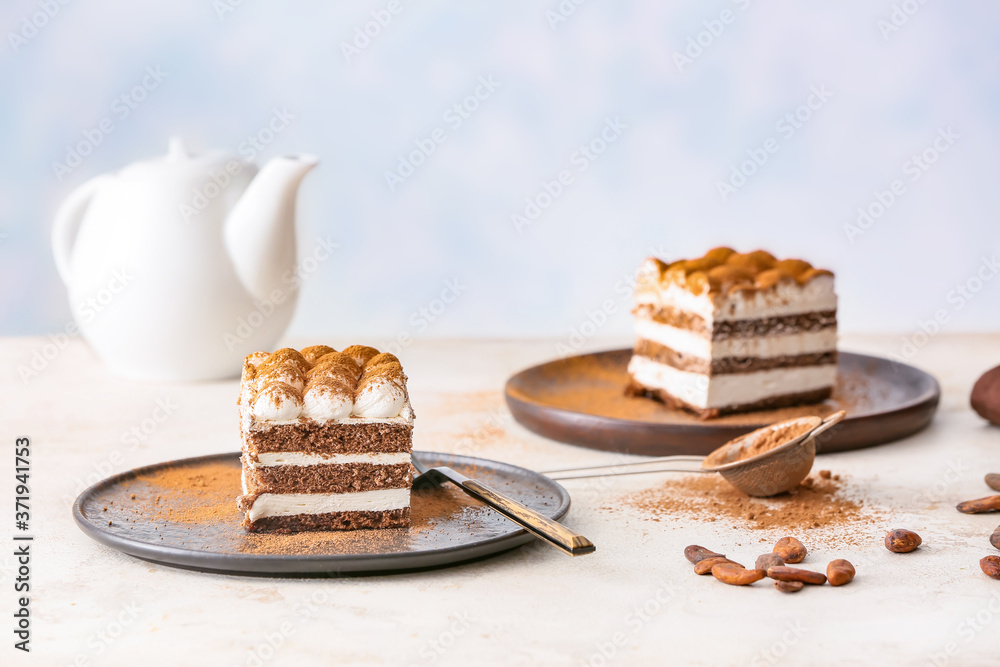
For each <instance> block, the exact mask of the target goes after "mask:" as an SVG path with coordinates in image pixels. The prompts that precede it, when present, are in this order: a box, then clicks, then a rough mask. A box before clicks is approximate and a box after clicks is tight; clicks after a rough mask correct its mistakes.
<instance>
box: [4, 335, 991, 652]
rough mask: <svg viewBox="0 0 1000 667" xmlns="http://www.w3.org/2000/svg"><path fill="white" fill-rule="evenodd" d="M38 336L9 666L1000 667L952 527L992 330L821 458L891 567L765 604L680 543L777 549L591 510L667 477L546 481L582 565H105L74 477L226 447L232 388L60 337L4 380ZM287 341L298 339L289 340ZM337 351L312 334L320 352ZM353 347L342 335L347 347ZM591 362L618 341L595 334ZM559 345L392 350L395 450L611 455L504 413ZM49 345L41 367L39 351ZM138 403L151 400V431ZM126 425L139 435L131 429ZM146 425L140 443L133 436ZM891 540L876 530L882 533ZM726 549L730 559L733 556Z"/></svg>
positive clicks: (8, 490) (25, 342)
mask: <svg viewBox="0 0 1000 667" xmlns="http://www.w3.org/2000/svg"><path fill="white" fill-rule="evenodd" d="M46 342H47V341H46V339H44V338H31V339H4V340H0V372H3V373H4V375H3V377H2V384H0V417H2V423H3V424H4V427H5V429H4V430H5V435H4V438H5V439H6V440H7V442H6V443H5V445H6V446H7V447H9V449H8V450H7V451H8V452H10V450H11V449H12V448H13V444H14V443H13V441H14V438H15V437H16V436H17V435H29V436H31V438H32V442H33V484H32V493H33V517H32V519H33V522H34V530H33V532H34V534H35V536H36V538H35V542H34V543H33V546H32V549H33V560H32V572H31V587H32V588H31V610H32V627H33V636H32V644H31V646H32V652H31V654H30V655H25V654H23V653H21V652H20V651H16V650H14V649H13V648H12V644H13V638H12V633H11V630H10V629H9V627H10V626H11V625H12V621H11V613H12V612H13V610H14V605H15V599H16V594H15V593H14V591H13V584H14V579H15V577H16V576H17V574H16V568H15V563H14V559H13V557H12V551H13V547H12V544H13V542H12V541H11V538H12V533H13V526H12V524H13V516H12V507H11V505H12V501H11V500H9V499H10V498H12V496H13V484H12V481H13V480H12V478H13V469H12V468H13V460H12V459H13V456H12V455H8V456H7V457H5V458H6V459H7V460H8V462H7V463H6V464H5V467H4V468H3V470H2V475H0V477H2V478H3V480H4V481H3V482H2V483H0V492H2V493H3V496H2V498H3V500H2V502H0V507H4V508H6V510H5V511H4V513H3V515H2V516H0V520H2V523H3V527H4V528H3V531H2V533H3V535H4V539H5V544H4V547H3V550H2V553H3V554H4V555H3V556H0V582H2V585H0V590H2V591H3V593H2V594H0V616H2V617H3V618H5V619H7V621H6V622H5V623H4V624H3V635H2V636H4V637H6V639H5V640H4V645H3V647H2V648H0V656H2V658H0V663H2V664H5V665H8V664H15V665H22V664H23V665H70V664H76V665H102V664H109V665H110V664H143V665H160V664H163V665H174V664H185V665H264V664H268V665H285V664H288V665H313V664H364V665H375V664H391V665H410V664H415V665H432V664H434V665H450V664H524V665H534V664H569V665H595V666H596V665H612V664H620V665H634V664H640V665H642V664H650V665H652V664H705V665H716V664H734V665H739V664H746V665H768V664H795V665H805V664H880V665H885V664H919V665H925V664H930V665H934V664H937V665H942V664H956V665H957V664H960V665H987V664H992V665H996V664H998V662H1000V581H993V580H990V579H988V578H986V577H985V576H984V575H983V574H982V573H981V572H980V571H979V567H978V561H979V559H980V558H981V557H982V556H985V555H988V554H989V553H991V552H993V553H997V552H996V551H995V550H993V549H991V547H990V546H989V544H988V542H987V536H988V535H989V533H990V532H991V531H992V530H993V528H994V527H995V526H996V524H997V523H1000V518H998V515H995V514H994V515H992V516H990V515H981V516H964V515H960V514H958V513H957V512H956V511H955V510H954V509H953V505H954V503H955V502H956V501H958V500H963V499H967V498H974V497H980V496H983V495H986V494H987V492H988V489H987V488H986V487H985V485H984V484H983V481H982V478H983V474H984V473H986V472H1000V430H998V429H996V428H993V427H989V426H987V425H986V424H985V423H984V422H983V421H982V420H980V419H979V418H978V417H977V416H976V415H975V414H974V413H973V412H972V411H971V410H970V409H969V408H968V394H969V390H970V388H971V386H972V383H973V382H974V381H975V379H976V377H977V376H978V375H979V374H980V373H981V372H982V371H984V370H985V369H986V368H987V367H990V366H992V365H995V364H996V363H998V362H1000V336H996V335H993V336H957V335H953V336H945V335H941V336H938V337H936V338H934V339H932V340H931V341H930V343H929V344H928V345H926V347H924V348H923V349H921V350H919V352H918V353H917V354H916V356H914V358H913V360H912V363H914V364H915V365H917V366H920V367H922V368H924V369H926V370H929V371H930V372H932V373H933V374H935V375H936V376H937V378H938V379H939V381H940V382H941V385H942V389H943V400H942V404H941V407H940V409H939V412H938V414H937V417H936V418H935V420H934V423H933V424H932V425H931V427H930V428H929V429H927V430H926V431H924V432H923V433H920V434H918V435H916V436H914V437H911V438H909V439H907V440H905V441H901V442H897V443H893V444H890V445H886V446H882V447H878V448H874V449H869V450H864V451H859V452H853V453H846V454H839V455H831V456H825V457H822V458H821V459H820V462H819V464H818V465H820V466H822V467H824V468H831V469H834V470H836V471H837V472H840V473H844V474H846V475H847V476H848V478H849V479H850V482H851V485H852V487H853V488H854V489H855V490H856V491H857V492H859V493H863V494H864V495H865V496H866V497H867V499H868V502H869V503H870V504H872V505H874V506H877V507H879V508H881V509H882V510H884V511H886V512H888V513H889V517H891V518H889V519H887V520H886V522H885V525H884V526H880V527H879V529H882V528H884V529H889V528H892V527H897V526H905V527H909V528H912V529H914V530H916V531H918V532H919V533H920V534H921V535H922V536H923V538H924V546H923V547H922V548H921V549H920V551H918V552H916V553H915V554H910V555H909V556H907V557H899V556H896V555H893V554H890V553H888V552H887V551H886V550H885V549H884V547H883V546H882V545H881V543H880V542H881V541H880V540H877V539H876V540H873V541H872V542H871V543H870V544H869V545H868V546H866V547H852V548H841V549H831V548H829V547H818V548H815V549H814V550H813V554H812V556H811V558H810V560H809V561H807V564H809V565H811V566H812V567H816V568H817V569H822V568H823V567H825V563H826V562H827V561H828V560H830V559H831V558H834V557H838V556H843V557H846V558H848V559H850V560H852V561H854V562H855V563H856V565H857V566H858V577H857V579H856V580H855V581H854V582H853V583H852V584H851V585H850V586H847V587H844V588H840V589H832V588H830V587H824V588H822V589H819V588H817V589H810V590H806V591H803V592H801V593H798V594H796V595H782V594H780V593H778V592H777V591H774V590H773V589H771V587H770V585H769V584H767V582H762V583H761V584H757V585H755V586H752V587H748V588H736V587H729V586H725V585H722V584H719V583H718V582H715V581H711V580H710V579H709V578H705V577H696V576H694V575H693V574H692V572H691V566H690V565H689V564H688V563H687V562H686V561H685V560H684V558H683V556H682V555H681V551H682V549H683V547H684V546H685V545H687V544H691V543H700V544H704V545H706V546H709V547H713V548H718V549H721V550H725V551H726V552H727V553H730V555H733V554H735V555H738V556H740V557H741V558H742V559H744V560H747V559H749V560H752V558H753V556H754V555H755V554H757V553H759V552H761V551H766V550H767V548H766V547H765V548H761V546H760V544H759V543H760V541H761V540H765V542H766V543H767V544H770V543H771V541H772V540H773V539H774V538H776V537H778V536H780V535H779V534H774V533H765V532H760V531H750V530H742V529H733V527H732V526H731V525H730V522H717V523H710V522H707V521H706V522H695V521H693V520H690V519H687V520H676V521H670V520H665V521H660V522H653V521H650V520H649V518H648V517H644V516H643V515H642V514H641V513H640V512H638V511H635V510H631V511H630V510H622V511H621V512H608V511H600V510H599V508H600V507H602V506H606V505H608V504H609V503H614V502H615V499H616V498H620V497H622V496H623V495H625V494H627V493H629V492H632V491H635V490H637V489H641V488H645V487H653V486H656V485H662V484H663V483H664V481H665V480H664V478H663V477H648V476H637V477H631V478H628V477H626V478H619V479H616V480H613V481H607V482H602V483H584V482H572V483H571V482H567V483H566V485H567V488H568V489H569V490H570V492H571V493H572V494H573V508H572V509H571V510H570V514H569V517H568V520H567V522H568V523H569V524H570V525H572V526H573V527H574V528H576V529H578V530H579V531H581V532H582V533H584V534H585V535H587V536H588V537H590V538H591V539H592V540H593V541H594V542H595V543H596V544H597V546H598V551H597V552H596V553H595V554H593V555H590V556H586V557H581V558H576V559H570V558H568V557H566V556H564V555H562V554H561V553H558V552H556V551H555V550H553V549H550V548H545V547H542V546H528V547H524V548H521V549H519V550H515V551H513V552H508V553H505V554H502V555H499V556H497V557H495V558H490V559H486V560H482V561H479V562H475V563H472V564H468V565H461V566H458V567H454V568H450V569H442V570H436V571H430V572H421V573H416V574H401V575H393V576H381V577H352V578H343V579H312V580H309V579H296V580H288V579H269V578H249V577H231V576H220V575H210V574H201V573H198V572H189V571H183V570H177V569H172V568H169V567H163V566H159V565H154V564H151V563H147V562H143V561H139V560H135V559H133V558H130V557H127V556H123V555H120V554H118V553H116V552H114V551H112V550H110V549H107V548H105V547H103V546H100V545H99V544H97V543H95V542H92V541H91V540H90V539H88V538H87V537H86V536H84V534H83V533H82V532H80V530H79V529H77V527H76V526H75V525H74V523H73V521H72V518H71V516H70V503H71V501H72V499H73V498H74V497H75V495H76V494H77V493H78V492H79V491H80V490H81V489H82V488H83V487H84V486H85V484H88V483H90V482H93V481H95V480H96V479H98V478H99V477H104V476H106V475H107V474H110V473H113V472H120V471H123V470H127V469H129V468H132V467H136V466H140V465H145V464H149V463H155V462H158V461H163V460H166V459H173V458H180V457H187V456H195V455H201V454H209V453H216V452H227V451H235V450H237V449H238V448H239V439H238V434H237V431H236V417H235V413H234V411H235V396H236V391H237V384H236V382H225V383H209V384H197V385H152V384H134V383H129V382H124V381H120V380H117V379H115V378H113V377H110V376H109V375H108V373H107V372H106V371H105V369H104V368H103V367H102V366H101V365H100V364H99V363H97V361H96V360H95V359H94V358H93V356H92V354H91V353H90V352H89V350H88V349H87V348H86V347H85V346H84V345H83V344H81V343H79V342H74V343H71V344H70V345H69V346H68V347H67V348H65V349H63V350H62V351H60V352H58V354H57V355H56V356H55V358H54V359H52V360H51V361H49V362H48V363H47V366H46V368H44V370H42V371H41V372H40V373H39V374H38V376H37V377H34V378H32V379H31V380H30V382H28V383H27V384H25V383H24V382H22V380H21V379H20V378H19V377H18V374H17V367H18V365H19V364H27V363H28V362H29V361H30V359H31V356H32V354H33V353H34V352H35V351H36V350H39V351H41V348H42V346H43V345H44V344H45V343H46ZM296 342H299V341H296ZM338 342H339V343H342V344H343V343H345V342H344V341H332V343H333V344H337V343H338ZM350 342H353V341H350ZM602 343H603V345H594V346H592V347H595V348H597V347H607V346H608V345H609V344H614V343H615V341H602ZM555 345H556V341H504V342H464V341H436V342H418V343H415V344H414V345H413V346H412V347H410V348H408V349H406V350H405V351H404V353H403V354H402V355H401V356H402V357H403V362H404V367H405V368H406V370H407V373H408V375H409V376H410V387H411V394H412V398H413V403H414V405H415V408H416V411H417V419H418V420H417V427H416V431H415V446H416V447H417V448H420V449H428V450H439V451H455V450H461V451H463V453H470V454H473V455H477V456H483V457H487V458H493V459H499V460H502V461H509V462H511V463H515V464H518V465H523V466H527V467H534V468H536V469H545V468H547V467H549V468H551V467H558V466H564V465H573V464H576V465H583V464H588V463H591V462H593V463H599V462H603V461H611V460H619V459H620V457H617V456H615V455H609V454H604V453H600V452H596V451H590V450H586V449H578V448H575V447H571V446H567V445H562V444H558V443H554V442H550V441H547V440H544V439H542V438H539V437H536V436H534V435H532V434H530V433H529V432H527V431H526V430H525V429H523V428H521V427H520V426H519V425H517V424H515V423H513V421H512V420H511V419H510V415H509V413H508V412H507V411H506V408H505V407H504V406H503V402H502V397H501V391H502V387H503V383H504V380H505V379H506V378H507V377H508V376H509V375H510V374H511V373H512V372H514V371H516V370H519V369H520V368H522V367H525V366H527V365H531V364H534V363H537V362H540V361H543V360H546V359H549V358H552V357H554V356H556V353H555ZM900 345H901V340H900V337H896V336H891V337H890V336H884V337H851V336H846V337H844V339H843V340H842V344H841V347H842V349H847V350H855V351H861V352H870V353H876V354H887V353H889V352H893V351H897V350H898V349H899V346H900ZM49 351H50V352H51V350H49ZM158 405H160V406H167V410H166V411H169V413H170V414H169V415H168V416H166V418H165V419H162V422H160V423H158V422H156V421H155V420H154V419H153V417H154V415H155V416H163V414H164V410H162V409H161V410H160V411H157V407H158ZM136 427H137V428H138V429H139V433H140V434H141V435H142V439H141V440H140V439H139V438H135V440H132V439H130V438H129V437H128V435H127V434H128V433H129V432H130V430H132V429H133V428H136ZM144 430H145V432H144ZM890 524H891V525H890ZM733 545H740V546H735V547H734V546H733Z"/></svg>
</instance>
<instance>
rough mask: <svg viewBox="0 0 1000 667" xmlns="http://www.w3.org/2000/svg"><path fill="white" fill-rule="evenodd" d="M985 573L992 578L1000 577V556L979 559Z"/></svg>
mask: <svg viewBox="0 0 1000 667" xmlns="http://www.w3.org/2000/svg"><path fill="white" fill-rule="evenodd" d="M979 567H981V568H982V569H983V574H985V575H986V576H987V577H989V578H991V579H1000V556H987V557H986V558H984V559H982V560H981V561H979Z"/></svg>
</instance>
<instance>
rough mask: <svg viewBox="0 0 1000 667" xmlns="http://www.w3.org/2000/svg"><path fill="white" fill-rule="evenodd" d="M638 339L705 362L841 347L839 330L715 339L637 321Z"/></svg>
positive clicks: (650, 321) (796, 353) (647, 321)
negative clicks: (838, 339)
mask: <svg viewBox="0 0 1000 667" xmlns="http://www.w3.org/2000/svg"><path fill="white" fill-rule="evenodd" d="M635 334H636V338H640V339H643V340H648V341H652V342H654V343H658V344H660V345H663V346H664V347H669V348H670V349H672V350H675V351H677V352H681V353H683V354H688V355H691V356H694V357H699V358H702V359H721V358H724V357H763V358H771V357H785V356H794V355H799V354H813V353H817V352H826V351H829V350H834V349H836V347H837V330H836V329H835V328H828V329H821V330H820V331H804V332H801V333H791V334H784V335H780V336H754V337H750V338H741V337H731V338H722V339H718V340H712V339H710V338H707V337H706V336H704V335H702V334H700V333H698V332H696V331H692V330H691V329H681V328H679V327H674V326H670V325H669V324H663V323H661V322H656V321H654V320H650V319H645V318H636V321H635Z"/></svg>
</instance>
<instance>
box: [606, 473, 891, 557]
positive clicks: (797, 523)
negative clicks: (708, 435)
mask: <svg viewBox="0 0 1000 667" xmlns="http://www.w3.org/2000/svg"><path fill="white" fill-rule="evenodd" d="M844 487H845V480H844V479H843V478H842V477H841V476H840V475H830V476H824V475H822V474H817V475H814V476H810V477H807V478H806V479H805V481H804V482H803V483H802V486H800V487H798V488H797V489H795V490H793V491H791V492H789V493H784V494H781V495H779V496H774V497H771V498H753V497H750V496H748V495H746V494H744V493H742V492H741V491H739V490H737V489H736V488H734V487H732V486H731V485H730V484H729V483H728V482H726V481H725V480H724V479H722V478H721V477H719V476H717V475H697V476H694V475H689V476H683V477H674V478H671V479H670V480H669V481H666V482H663V483H662V484H660V485H659V486H656V487H655V488H652V489H646V490H644V491H638V492H636V493H633V494H630V495H628V496H626V497H625V498H623V499H622V505H624V506H625V507H629V508H632V509H635V510H638V511H639V512H640V513H642V514H645V515H647V516H648V517H649V518H650V519H652V520H653V521H664V520H669V519H671V518H674V517H682V518H689V519H699V520H701V521H705V522H709V523H711V522H717V521H724V522H727V523H730V524H732V526H733V527H734V528H737V529H739V528H748V529H751V530H767V531H795V530H820V529H825V528H831V529H837V531H836V532H837V536H838V539H839V540H840V541H841V543H851V544H860V543H861V541H862V540H863V539H864V536H865V535H867V534H868V533H872V532H877V531H878V530H879V527H878V524H877V519H878V518H879V512H878V511H877V510H875V509H873V508H870V507H865V505H864V503H863V501H861V500H858V499H854V498H851V497H848V496H847V494H846V493H845V492H844ZM601 509H602V510H605V511H617V510H618V509H619V507H618V506H607V507H603V508H601Z"/></svg>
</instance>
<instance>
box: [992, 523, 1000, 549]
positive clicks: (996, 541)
mask: <svg viewBox="0 0 1000 667" xmlns="http://www.w3.org/2000/svg"><path fill="white" fill-rule="evenodd" d="M990 544H992V545H993V546H995V547H996V548H997V549H1000V526H997V529H996V530H994V531H993V534H992V535H991V536H990Z"/></svg>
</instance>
